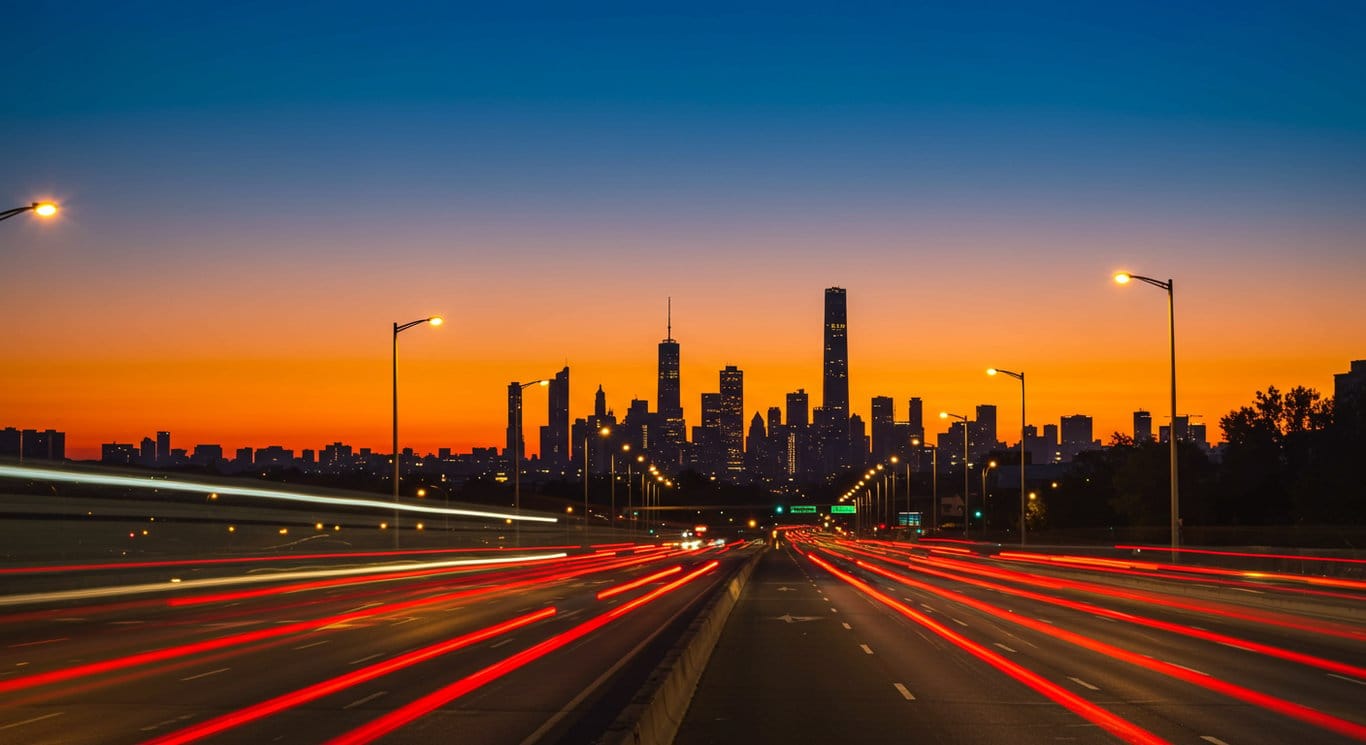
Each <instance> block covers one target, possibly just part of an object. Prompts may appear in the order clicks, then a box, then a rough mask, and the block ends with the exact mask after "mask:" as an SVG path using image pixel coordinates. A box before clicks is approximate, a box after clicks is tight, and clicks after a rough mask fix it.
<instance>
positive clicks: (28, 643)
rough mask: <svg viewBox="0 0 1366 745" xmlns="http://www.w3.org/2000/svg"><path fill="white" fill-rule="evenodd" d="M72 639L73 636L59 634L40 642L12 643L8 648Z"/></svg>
mask: <svg viewBox="0 0 1366 745" xmlns="http://www.w3.org/2000/svg"><path fill="white" fill-rule="evenodd" d="M70 639H71V637H69V636H59V637H57V638H56V639H44V640H42V641H40V642H24V643H23V644H10V645H9V646H8V647H7V648H8V649H18V648H20V647H36V646H39V645H41V644H55V643H57V642H64V641H69V640H70Z"/></svg>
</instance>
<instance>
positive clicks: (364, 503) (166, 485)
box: [0, 466, 559, 523]
mask: <svg viewBox="0 0 1366 745" xmlns="http://www.w3.org/2000/svg"><path fill="white" fill-rule="evenodd" d="M0 477H8V478H14V479H36V480H40V481H62V482H65V483H69V484H97V485H103V486H126V487H131V488H133V489H166V490H168V491H183V492H195V493H200V494H202V493H204V492H217V493H218V494H220V495H222V494H233V495H236V496H241V497H261V498H264V499H281V500H286V501H291V502H309V503H312V504H325V505H332V506H336V507H375V508H379V509H383V510H402V511H404V512H420V513H424V514H428V515H457V516H461V517H484V518H490V519H494V520H523V521H526V522H533V523H555V522H559V519H558V518H554V517H538V516H535V515H518V514H515V513H512V512H484V511H481V510H464V509H458V508H447V507H427V506H426V505H420V504H401V503H395V502H385V501H381V500H378V499H356V498H351V497H329V496H324V495H321V494H302V493H299V492H289V491H281V490H279V489H259V488H255V487H250V486H230V485H229V486H225V485H220V484H200V483H196V482H194V481H179V480H177V479H161V478H154V477H150V476H112V475H105V474H95V473H76V472H71V471H59V470H57V469H53V468H31V467H28V466H0Z"/></svg>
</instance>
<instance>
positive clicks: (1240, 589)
mask: <svg viewBox="0 0 1366 745" xmlns="http://www.w3.org/2000/svg"><path fill="white" fill-rule="evenodd" d="M1232 589H1234V590H1237V591H1238V592H1250V593H1252V594H1253V595H1265V594H1266V593H1265V592H1263V591H1262V590H1249V589H1248V588H1246V587H1234V588H1232Z"/></svg>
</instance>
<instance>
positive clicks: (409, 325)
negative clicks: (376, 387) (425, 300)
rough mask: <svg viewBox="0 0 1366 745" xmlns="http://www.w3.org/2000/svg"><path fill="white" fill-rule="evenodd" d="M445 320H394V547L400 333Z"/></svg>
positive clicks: (397, 459)
mask: <svg viewBox="0 0 1366 745" xmlns="http://www.w3.org/2000/svg"><path fill="white" fill-rule="evenodd" d="M444 322H445V321H443V320H442V318H441V316H431V317H429V318H419V319H417V320H416V321H409V322H407V323H403V324H400V323H399V322H397V321H395V322H394V355H393V372H394V451H393V452H394V548H398V467H399V460H400V456H401V453H399V451H398V335H399V334H401V333H403V332H404V331H407V330H408V329H410V328H412V327H414V326H418V325H421V324H424V323H430V324H431V325H433V326H440V325H441V324H442V323H444Z"/></svg>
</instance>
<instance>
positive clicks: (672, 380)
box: [654, 298, 688, 466]
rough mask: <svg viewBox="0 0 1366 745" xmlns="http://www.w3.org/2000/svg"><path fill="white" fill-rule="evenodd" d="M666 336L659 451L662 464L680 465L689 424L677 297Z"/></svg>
mask: <svg viewBox="0 0 1366 745" xmlns="http://www.w3.org/2000/svg"><path fill="white" fill-rule="evenodd" d="M667 307H668V310H667V316H666V325H665V329H666V331H665V335H664V340H663V341H661V342H660V343H659V368H658V387H657V390H656V400H655V411H656V412H658V414H659V416H660V418H661V419H662V420H663V421H662V429H661V432H660V436H659V440H660V442H659V443H658V447H656V448H654V450H655V455H656V457H658V459H659V461H660V462H661V464H666V465H669V466H678V465H680V464H681V463H682V457H683V451H684V448H685V446H686V439H687V431H688V425H687V422H686V421H685V420H684V418H683V399H682V388H681V385H682V381H681V380H680V376H679V367H680V364H681V358H680V354H679V346H678V342H677V341H675V340H674V338H673V299H672V298H670V299H669V301H668V306H667Z"/></svg>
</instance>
